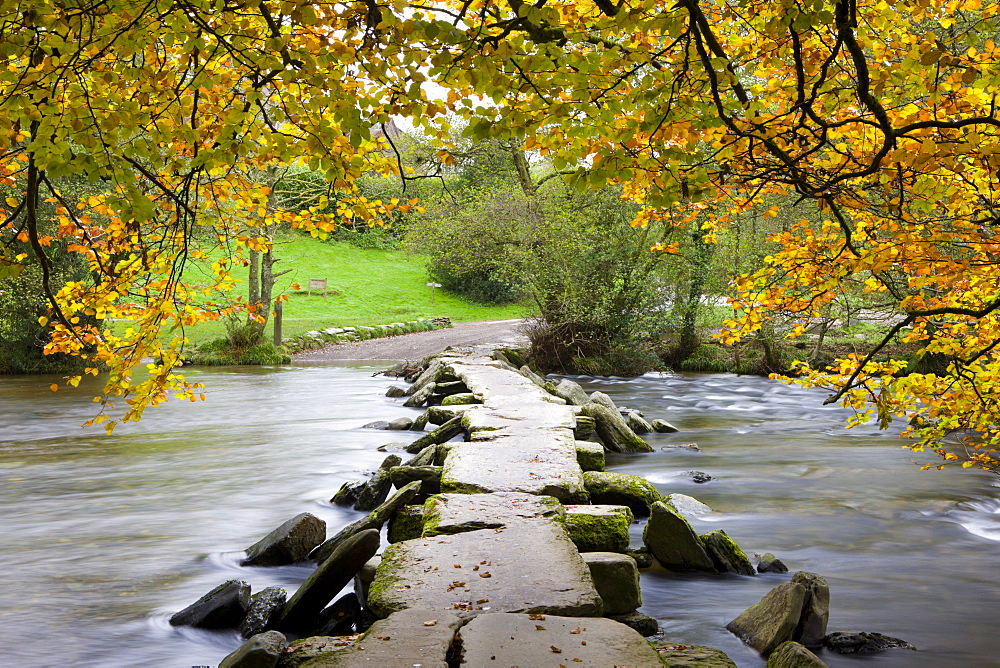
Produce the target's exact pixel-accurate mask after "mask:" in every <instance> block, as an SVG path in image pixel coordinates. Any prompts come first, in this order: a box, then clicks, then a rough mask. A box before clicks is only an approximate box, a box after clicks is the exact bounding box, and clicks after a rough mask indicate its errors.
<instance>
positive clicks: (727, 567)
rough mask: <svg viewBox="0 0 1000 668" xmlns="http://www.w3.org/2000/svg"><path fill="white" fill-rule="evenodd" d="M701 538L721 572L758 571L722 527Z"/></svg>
mask: <svg viewBox="0 0 1000 668" xmlns="http://www.w3.org/2000/svg"><path fill="white" fill-rule="evenodd" d="M700 540H701V544H702V545H704V546H705V551H706V552H708V556H710V557H711V558H712V563H714V564H715V567H716V568H717V569H718V570H719V572H720V573H736V574H737V575H755V574H756V573H757V571H756V569H754V567H753V564H752V563H750V559H749V557H747V555H746V552H744V551H743V550H741V549H740V546H739V545H738V544H737V543H736V541H735V540H733V539H732V538H730V537H729V535H728V534H727V533H726V532H725V531H723V530H722V529H716V530H715V531H709V532H708V533H706V534H702V535H701V537H700ZM828 598H829V597H828Z"/></svg>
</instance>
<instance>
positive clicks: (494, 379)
mask: <svg viewBox="0 0 1000 668" xmlns="http://www.w3.org/2000/svg"><path fill="white" fill-rule="evenodd" d="M512 359H516V353H515V352H513V351H495V350H492V349H462V350H448V351H445V352H444V353H441V354H440V355H438V356H435V357H433V358H430V359H429V360H427V361H426V362H425V366H424V367H423V371H422V372H421V373H420V374H419V376H418V377H417V378H416V379H415V380H414V382H413V384H412V385H411V386H410V388H409V389H408V390H406V395H408V398H407V399H406V401H405V405H408V406H421V405H423V404H424V403H425V402H427V400H428V399H431V397H432V396H434V395H436V396H437V397H439V398H441V405H440V406H431V407H430V408H428V410H427V413H425V414H424V416H422V417H425V418H426V419H429V420H430V421H431V422H432V423H433V424H437V425H440V426H439V427H438V428H437V429H434V430H433V431H431V432H429V433H427V434H425V435H424V436H422V437H420V438H418V439H417V440H416V441H413V442H412V443H411V444H409V445H408V446H407V448H406V449H407V451H408V452H410V453H411V454H416V455H417V456H416V457H414V459H413V460H411V462H408V464H409V465H407V466H394V467H391V468H388V469H387V470H380V472H379V473H377V474H376V477H375V479H380V478H381V479H384V480H385V483H386V486H385V490H386V492H384V493H383V494H382V496H381V500H382V501H384V499H385V494H386V493H387V490H388V478H389V477H391V480H392V483H394V484H395V485H396V487H398V488H399V491H398V492H396V493H395V494H394V495H393V497H392V498H390V499H388V501H384V502H382V503H381V505H379V506H378V507H377V508H375V510H374V511H373V512H372V513H370V514H369V515H367V516H366V517H365V518H363V519H362V520H359V521H358V522H355V523H354V524H352V525H349V526H348V527H346V528H344V529H343V530H341V531H340V532H339V533H338V534H337V535H335V536H333V537H332V538H330V539H328V540H326V541H325V542H322V543H321V544H319V545H318V547H315V549H312V552H311V553H310V557H311V558H314V559H316V561H317V562H318V564H319V565H318V568H317V570H316V571H315V572H314V573H313V575H311V576H310V577H309V579H307V581H306V582H305V583H303V585H302V586H301V587H300V588H299V589H298V591H296V593H295V594H294V595H293V596H292V597H291V599H289V600H288V601H287V603H285V602H284V600H283V598H284V595H283V593H282V594H281V597H280V600H277V601H275V602H274V604H273V605H272V613H273V614H272V613H267V615H264V617H262V618H261V619H256V618H255V615H254V613H253V608H252V606H251V605H250V604H249V602H248V600H249V586H248V585H246V584H245V583H238V582H237V581H231V582H230V583H227V585H228V587H229V591H232V592H233V593H232V594H231V596H230V598H233V597H236V598H240V599H241V601H242V602H241V603H240V605H239V607H245V608H247V609H249V611H250V612H248V613H246V614H245V618H244V621H243V622H242V625H241V630H242V631H243V633H244V636H250V635H251V633H258V631H263V633H258V635H253V637H251V638H250V640H248V641H247V642H246V643H245V644H244V645H243V646H242V647H241V648H240V649H238V650H237V651H236V652H234V653H233V654H231V655H229V656H228V657H226V659H224V660H223V662H222V663H221V664H220V668H232V667H237V666H259V665H269V666H273V665H277V666H279V667H281V666H310V667H320V666H355V665H366V666H380V667H390V666H414V665H420V666H425V667H428V666H440V667H443V668H446V667H448V666H459V665H461V666H520V667H522V668H527V667H529V666H530V667H541V666H552V667H557V666H571V665H583V666H609V667H610V666H630V667H633V668H638V667H645V666H657V667H659V666H663V665H674V663H673V659H677V660H679V661H680V662H679V663H677V665H703V666H735V664H733V663H732V662H731V661H730V660H729V659H728V657H726V656H725V654H724V653H722V652H720V651H719V650H714V649H712V648H701V647H696V646H672V645H668V644H666V643H659V644H658V646H657V647H655V648H654V645H653V644H651V643H650V642H648V641H646V639H645V638H644V637H643V635H651V634H653V633H655V632H656V630H657V628H656V623H655V620H652V619H650V618H649V617H646V616H645V615H642V614H641V613H638V612H636V608H638V607H639V606H640V605H641V603H642V599H641V592H640V590H639V574H638V566H637V559H639V560H640V561H645V562H646V563H645V564H644V565H648V564H649V553H648V552H643V551H639V552H631V553H630V552H629V550H630V548H629V531H628V527H629V525H630V524H631V522H632V518H633V513H634V514H636V515H646V514H650V512H651V519H650V522H649V524H647V527H646V531H645V532H644V541H645V542H646V543H647V545H648V546H649V552H651V553H652V555H653V556H655V557H656V559H657V560H658V561H659V562H660V563H661V564H662V565H663V566H665V567H667V568H670V569H672V570H688V571H708V572H719V571H729V572H737V573H742V574H745V575H750V574H753V572H754V569H753V566H752V565H751V564H750V563H749V560H748V559H747V558H746V555H745V554H744V553H743V552H742V551H741V550H740V549H739V547H738V546H736V545H735V543H733V541H731V540H730V539H728V537H727V536H725V533H724V532H721V531H713V532H711V533H710V534H706V535H705V536H703V537H700V538H699V537H698V536H696V535H695V534H694V532H693V530H692V529H691V528H690V525H688V524H687V522H686V521H685V520H684V519H683V517H682V516H680V515H679V513H676V512H675V510H674V508H672V507H671V506H669V505H668V504H664V503H662V501H661V498H660V495H659V493H658V492H657V491H656V490H655V488H653V487H652V485H650V484H649V483H648V482H647V481H645V480H643V479H642V478H638V477H636V476H626V475H622V474H617V473H606V472H603V468H604V448H605V447H606V448H608V449H610V450H618V451H620V450H623V449H628V450H641V449H646V450H647V451H649V450H651V448H649V446H648V445H647V444H646V443H645V442H644V441H642V439H640V438H638V437H637V436H635V434H634V433H633V432H632V430H631V429H629V428H628V427H626V426H625V422H624V420H621V418H620V417H618V416H617V410H616V411H604V412H602V411H600V410H594V406H595V404H594V403H592V402H591V401H590V399H588V398H587V397H586V395H585V394H584V393H583V391H582V389H580V388H579V386H575V384H572V383H570V385H573V386H575V387H569V388H566V387H563V384H560V387H558V388H556V387H554V386H553V385H552V384H551V383H549V382H548V381H545V380H544V379H542V378H541V377H539V376H537V375H536V374H534V373H533V372H531V371H530V369H528V368H527V367H525V366H522V367H520V369H519V368H517V367H516V366H515V365H513V364H511V360H512ZM567 382H568V381H563V383H567ZM442 395H444V396H443V398H442ZM604 399H606V397H605V398H604ZM432 401H433V400H432ZM611 405H612V406H613V404H611ZM588 409H590V410H588ZM612 412H613V413H614V414H615V417H614V418H613V420H612V422H614V424H609V423H607V420H606V419H605V418H606V417H607V414H610V413H612ZM590 416H593V417H590ZM602 416H604V417H602ZM595 427H596V431H597V433H598V435H599V436H600V437H601V440H602V441H603V442H604V446H603V447H602V446H601V445H600V444H598V443H591V442H586V441H580V440H577V438H578V437H582V436H584V435H585V434H587V433H588V432H589V431H592V430H593V429H594V428H595ZM460 433H464V438H465V440H464V441H462V442H449V440H450V439H451V438H452V437H454V436H457V435H458V434H460ZM616 434H617V435H616ZM390 459H393V458H392V457H390ZM395 461H396V462H397V463H398V462H399V458H398V457H396V458H395ZM435 463H438V464H439V465H437V466H435V465H434V464H435ZM581 464H582V466H581ZM585 469H586V472H585ZM369 484H370V483H369ZM348 486H349V485H345V488H346V487H348ZM355 489H357V486H355ZM343 491H344V490H343V489H342V490H341V492H343ZM341 492H338V495H340V494H341ZM418 494H421V495H426V496H427V500H426V502H425V503H424V504H423V505H405V504H408V503H410V501H411V500H413V499H414V498H415V497H416V496H417V495H418ZM336 498H337V497H335V500H336ZM591 502H596V503H597V504H615V505H592V504H591ZM376 503H377V502H376ZM301 518H308V520H309V521H308V522H305V521H304V520H302V519H301ZM386 521H388V522H389V531H388V533H389V540H390V543H391V544H390V545H389V546H388V547H386V549H385V550H384V552H383V554H382V555H381V557H378V556H374V557H373V555H375V553H376V552H377V550H378V547H379V532H378V530H379V529H380V528H381V526H382V524H383V523H385V522H386ZM296 522H298V526H299V527H300V528H301V526H303V524H309V523H310V522H311V523H318V524H319V525H322V522H321V521H320V520H317V519H316V518H314V517H312V516H310V515H308V514H303V515H301V516H299V518H295V520H290V521H289V522H287V523H286V524H285V525H282V527H279V528H278V529H276V530H275V531H274V532H272V533H271V534H269V536H268V537H265V539H264V540H262V541H261V542H260V543H258V544H257V545H254V546H252V547H251V548H249V549H248V550H247V552H248V555H250V556H249V558H248V560H247V561H244V562H243V563H244V564H246V565H274V564H276V563H277V562H270V563H269V562H268V561H267V559H266V558H264V557H265V556H266V555H267V554H271V553H273V552H274V551H275V550H276V549H278V548H280V550H285V549H286V548H285V547H282V541H284V542H286V543H287V542H288V536H289V531H290V529H289V527H291V526H292V525H293V524H296ZM310 526H311V525H310ZM309 530H310V531H312V532H313V533H315V530H316V527H311V528H310V529H309ZM319 531H320V532H321V535H322V532H323V531H324V530H323V529H322V527H321V528H320V529H319ZM322 540H323V538H322V537H320V538H319V539H318V540H317V541H316V542H314V543H312V544H311V545H316V543H318V542H320V541H322ZM293 542H294V541H293ZM308 549H310V548H309V547H307V548H306V550H308ZM280 550H279V551H280ZM299 552H300V553H301V546H299ZM284 556H285V557H286V558H287V557H289V555H288V554H285V555H284ZM295 558H298V559H301V558H302V557H301V556H297V557H295ZM290 560H293V559H291V558H288V559H286V562H287V561H290ZM365 562H367V563H365ZM362 565H363V566H364V567H363V568H362ZM359 571H360V573H359ZM355 573H358V575H357V577H356V579H355V591H356V593H357V596H358V598H359V599H360V603H361V605H363V606H364V607H365V608H366V609H367V610H368V611H370V613H372V614H373V615H374V616H375V617H377V618H378V621H375V622H374V623H373V624H372V626H371V627H370V628H369V629H368V631H367V632H366V633H365V634H363V635H362V636H360V637H351V638H348V639H345V638H343V637H326V636H334V635H337V633H343V631H332V632H331V631H330V630H329V629H331V628H335V626H334V625H331V624H330V623H329V622H330V620H331V619H333V618H334V617H335V616H336V615H343V614H344V611H342V610H341V611H339V612H338V604H339V601H338V603H335V604H334V605H332V606H330V607H329V608H327V609H326V610H322V608H323V607H324V606H326V605H327V604H328V603H329V602H330V601H331V600H332V599H333V597H334V596H336V594H337V593H338V592H339V591H340V589H341V588H342V587H343V586H344V585H346V584H347V582H348V581H349V580H350V578H351V577H353V576H354V574H355ZM227 585H223V586H220V588H218V589H217V590H216V591H215V592H213V593H218V592H219V591H220V590H222V589H223V587H226V586H227ZM241 587H242V589H241ZM266 592H268V590H265V591H264V592H261V593H260V594H258V595H256V596H255V597H254V598H255V599H256V598H258V597H261V596H263V598H264V599H266V598H267V595H266ZM209 596H210V595H209ZM205 598H208V596H207V597H205ZM205 598H203V599H202V601H200V602H199V603H203V602H204V600H205ZM272 598H273V596H272ZM345 598H346V597H345ZM262 600H263V599H262ZM355 605H357V604H356V603H355ZM197 606H198V604H195V606H191V607H190V608H188V609H186V610H185V611H181V612H180V613H177V614H176V615H174V617H173V618H172V619H171V623H172V624H195V625H198V624H197V623H196V621H192V618H193V617H192V615H193V616H194V617H198V616H203V613H202V612H198V611H197ZM321 610H322V612H321ZM192 611H194V612H192ZM252 619H253V620H254V621H253V623H251V620H252ZM237 624H239V622H237ZM253 624H256V625H257V626H256V630H252V631H248V630H247V627H248V625H249V626H253ZM650 626H651V627H650ZM223 627H224V626H223ZM232 627H233V626H229V627H228V628H232ZM216 628H219V626H216ZM224 628H225V627H224ZM336 628H341V629H342V628H343V627H342V626H341V627H336ZM269 629H273V630H269ZM324 629H325V630H324ZM636 629H638V630H636ZM279 631H288V632H292V633H295V634H296V635H299V636H310V634H317V635H312V636H311V637H306V638H305V639H304V640H299V641H296V642H293V643H292V644H291V645H288V646H287V647H286V644H285V638H284V636H283V635H282V634H281V633H279ZM639 631H642V633H640V632H639ZM348 632H349V631H348ZM677 652H680V653H681V654H680V655H678V654H676V653H677ZM685 652H686V653H687V654H685ZM692 652H693V654H692ZM267 657H273V658H272V659H269V658H267Z"/></svg>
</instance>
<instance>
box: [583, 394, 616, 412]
mask: <svg viewBox="0 0 1000 668" xmlns="http://www.w3.org/2000/svg"><path fill="white" fill-rule="evenodd" d="M590 400H591V401H592V402H594V403H595V404H600V405H602V406H604V407H605V408H610V409H611V410H613V411H614V412H616V413H618V414H619V415H620V414H621V410H620V409H619V408H618V406H617V405H615V402H614V400H613V399H612V398H611V397H609V396H608V395H606V394H604V393H603V392H591V393H590Z"/></svg>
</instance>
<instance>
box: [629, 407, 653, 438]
mask: <svg viewBox="0 0 1000 668" xmlns="http://www.w3.org/2000/svg"><path fill="white" fill-rule="evenodd" d="M625 423H626V424H627V425H628V426H629V428H630V429H631V430H632V431H634V432H635V433H637V434H648V433H649V432H651V431H653V426H652V425H651V424H649V423H648V422H646V420H645V419H644V418H643V417H642V416H641V415H639V414H638V413H637V412H635V411H630V412H629V413H628V415H626V416H625Z"/></svg>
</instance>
